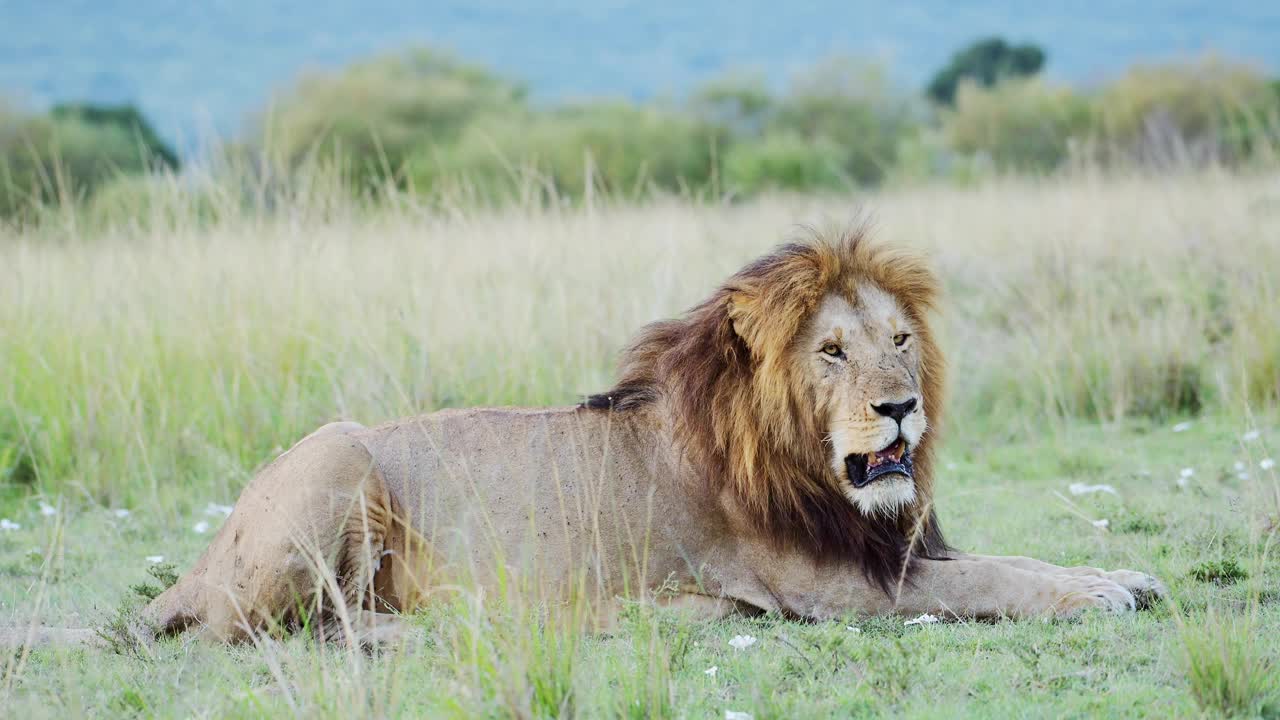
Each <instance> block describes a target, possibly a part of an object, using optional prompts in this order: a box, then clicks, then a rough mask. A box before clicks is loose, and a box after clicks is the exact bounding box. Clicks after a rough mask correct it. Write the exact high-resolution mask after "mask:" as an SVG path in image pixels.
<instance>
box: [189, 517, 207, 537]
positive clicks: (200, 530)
mask: <svg viewBox="0 0 1280 720" xmlns="http://www.w3.org/2000/svg"><path fill="white" fill-rule="evenodd" d="M191 529H192V530H193V531H194V532H195V533H196V534H197V535H203V534H205V533H207V532H209V522H208V521H207V520H201V521H200V522H198V523H196V524H195V526H194V527H192V528H191Z"/></svg>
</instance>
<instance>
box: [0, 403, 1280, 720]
mask: <svg viewBox="0 0 1280 720" xmlns="http://www.w3.org/2000/svg"><path fill="white" fill-rule="evenodd" d="M1255 421H1256V422H1257V423H1258V426H1259V427H1262V428H1265V429H1266V430H1265V432H1264V433H1263V437H1262V438H1260V439H1259V440H1258V441H1255V442H1254V443H1249V444H1247V445H1244V446H1242V445H1241V443H1240V442H1239V439H1238V438H1239V435H1240V431H1241V429H1242V427H1243V424H1242V422H1241V421H1240V420H1238V419H1236V418H1231V417H1217V418H1201V419H1200V420H1198V421H1197V422H1196V423H1195V424H1194V425H1193V427H1192V428H1191V429H1190V430H1188V431H1186V432H1182V433H1174V432H1172V431H1171V430H1170V428H1169V426H1168V425H1163V424H1161V425H1157V424H1151V423H1144V422H1126V423H1121V424H1117V425H1110V426H1107V427H1099V426H1096V425H1092V424H1085V423H1074V422H1073V423H1069V424H1067V425H1065V426H1063V427H1062V428H1061V429H1059V430H1057V431H1054V432H1050V433H1046V434H1044V435H1042V436H1040V437H1036V438H1030V439H1027V440H1025V441H1020V442H1017V443H1009V444H1007V443H1003V442H1000V441H998V440H994V439H993V440H992V441H991V442H990V443H986V444H978V445H975V446H970V447H966V448H960V447H956V446H950V447H949V448H948V450H947V452H946V453H945V454H944V456H943V458H942V461H943V465H944V467H947V468H951V469H949V470H946V471H945V473H944V474H945V477H946V480H945V482H943V484H942V487H941V489H940V498H939V502H940V506H941V511H942V520H943V522H944V525H945V526H946V527H947V528H948V529H949V530H950V535H951V538H952V540H953V541H954V542H955V543H957V544H959V545H960V546H962V547H965V548H971V549H974V550H979V551H984V552H992V553H1018V554H1029V555H1032V556H1035V557H1039V558H1042V559H1045V560H1048V561H1052V562H1058V563H1065V564H1073V563H1088V564H1094V565H1099V566H1103V567H1128V568H1133V569H1140V570H1146V571H1149V572H1152V573H1155V574H1157V575H1158V576H1160V577H1162V578H1164V579H1165V580H1166V581H1168V582H1169V583H1170V586H1171V588H1172V590H1173V593H1174V597H1175V598H1176V600H1177V602H1176V608H1175V607H1171V606H1165V607H1162V608H1158V609H1156V610H1154V611H1148V612H1143V613H1139V614H1136V615H1126V616H1118V617H1117V616H1106V615H1101V614H1095V615H1089V616H1086V617H1084V618H1082V619H1080V620H1078V621H1073V622H1059V623H1042V622H1019V623H1015V622H1006V623H998V624H982V623H967V624H966V623H957V624H946V625H933V626H925V627H910V628H908V627H904V626H903V624H902V620H901V619H890V618H881V619H866V618H856V617H850V618H847V619H846V621H844V622H836V623H822V624H803V623H795V622H790V621H786V620H783V619H780V618H775V617H765V618H760V619H742V620H734V621H728V622H720V623H693V622H688V621H686V620H684V619H682V618H680V617H679V616H678V615H675V614H673V613H670V612H654V611H651V610H647V609H644V608H639V607H635V608H632V609H631V610H630V611H629V612H627V613H624V617H623V620H622V621H621V623H620V626H619V627H618V628H617V629H616V630H615V631H613V632H610V633H608V634H603V635H592V634H584V633H582V632H580V631H577V630H575V629H572V628H571V627H568V626H564V625H558V624H556V623H555V622H553V621H550V620H548V619H547V618H546V617H544V616H542V615H540V614H539V613H537V612H534V611H531V610H528V609H524V610H517V609H504V608H489V609H485V610H483V611H477V610H476V607H475V606H474V605H468V604H467V603H466V602H463V601H459V602H458V603H457V604H450V605H445V606H436V607H432V608H430V609H428V610H426V611H423V612H421V613H420V614H418V615H416V616H415V620H414V621H415V623H416V625H417V626H418V627H419V628H420V629H421V631H422V636H421V638H420V640H417V641H415V642H414V643H413V644H411V645H410V646H408V647H405V648H397V649H392V650H389V651H386V652H384V653H381V654H375V655H372V656H365V655H362V654H354V655H353V654H351V653H349V652H347V651H344V650H341V649H338V648H332V647H323V646H319V647H318V646H316V645H315V644H314V643H312V642H311V641H309V640H307V639H304V638H296V637H295V638H291V639H288V640H285V641H284V642H282V643H279V644H271V645H267V646H262V647H237V648H223V647H218V646H210V645H205V644H202V643H199V642H189V641H184V640H181V639H179V640H172V641H166V642H163V643H161V644H160V645H159V646H158V647H157V648H156V649H155V650H154V654H153V655H150V656H148V655H147V654H145V653H144V654H142V655H141V656H139V655H135V654H128V653H126V654H110V653H105V652H102V651H83V650H80V651H41V652H37V653H35V654H34V655H33V656H32V657H31V658H30V659H29V660H28V661H27V664H26V665H25V667H24V668H23V670H22V671H21V673H19V674H18V675H17V676H16V678H9V679H7V683H8V684H9V686H10V687H9V689H8V692H7V697H6V706H7V707H10V708H12V712H16V713H18V714H17V715H15V716H18V717H68V716H78V715H81V714H89V713H90V712H99V713H105V714H107V715H129V714H131V713H137V714H140V715H144V716H150V715H156V716H162V717H171V716H192V715H196V716H214V717H223V716H232V717H235V716H254V717H256V716H260V715H262V714H282V715H287V714H291V713H295V712H296V713H299V714H304V715H308V716H316V715H318V716H333V717H350V716H353V715H356V716H367V715H382V714H387V715H404V716H416V717H422V716H432V717H441V716H454V717H472V716H487V717H495V716H496V717H507V716H516V717H557V716H567V715H577V716H583V717H601V716H609V717H619V716H620V717H655V716H670V717H711V716H714V717H722V716H723V713H724V710H726V709H729V710H738V711H743V712H749V713H751V714H752V715H753V716H754V717H756V718H772V717H778V718H782V717H815V716H816V717H847V716H849V715H859V714H864V715H871V714H895V715H899V714H900V715H906V716H912V717H954V716H957V715H960V716H974V717H992V716H1031V717H1062V716H1092V715H1097V714H1108V715H1114V716H1126V717H1134V716H1146V717H1186V716H1194V715H1197V714H1198V713H1200V712H1201V709H1200V708H1201V703H1203V704H1204V706H1205V708H1206V709H1207V711H1208V712H1210V714H1214V713H1216V712H1217V711H1218V709H1220V708H1225V709H1227V710H1239V711H1240V712H1241V713H1242V714H1244V715H1249V714H1257V713H1262V712H1264V711H1268V710H1267V708H1268V707H1270V708H1272V709H1274V708H1276V707H1277V705H1276V704H1275V703H1277V702H1280V696H1277V695H1276V687H1275V684H1274V683H1273V682H1271V676H1272V675H1273V674H1274V673H1270V674H1268V672H1267V670H1268V669H1271V670H1274V663H1275V662H1277V660H1280V653H1278V652H1277V651H1278V650H1280V648H1278V647H1277V646H1276V645H1275V643H1274V642H1270V641H1268V640H1267V638H1273V637H1275V636H1276V633H1278V632H1280V603H1278V602H1277V600H1280V597H1277V595H1276V593H1275V590H1274V589H1275V588H1276V587H1277V584H1278V583H1280V569H1277V568H1276V566H1275V564H1274V562H1269V563H1263V561H1262V558H1263V552H1264V545H1265V543H1266V539H1267V536H1266V535H1265V534H1262V533H1261V530H1262V529H1263V527H1262V523H1264V522H1265V520H1266V518H1267V517H1270V518H1272V519H1274V518H1275V517H1280V515H1278V514H1277V511H1278V508H1276V507H1275V506H1274V505H1271V506H1270V507H1268V506H1266V505H1265V504H1264V503H1262V502H1258V501H1260V500H1264V499H1265V498H1266V497H1267V488H1268V487H1269V486H1270V487H1274V483H1275V482H1276V479H1275V478H1274V477H1271V478H1268V479H1267V480H1266V481H1265V482H1258V481H1257V480H1251V481H1250V482H1241V481H1239V480H1237V479H1236V478H1235V476H1234V474H1233V473H1232V472H1229V471H1231V469H1232V466H1233V463H1234V462H1235V461H1236V460H1237V459H1245V460H1248V461H1249V462H1250V463H1251V465H1253V466H1254V467H1256V464H1257V459H1258V458H1259V457H1261V453H1263V452H1266V450H1264V448H1272V449H1274V448H1276V446H1277V445H1278V444H1280V424H1278V423H1280V418H1277V417H1276V416H1275V415H1267V416H1265V417H1259V418H1256V419H1255ZM1080 458H1089V459H1090V463H1089V467H1087V468H1084V467H1082V463H1081V460H1080ZM1182 467H1193V468H1195V470H1196V475H1195V480H1194V481H1193V482H1192V483H1191V484H1190V485H1189V486H1188V487H1186V488H1179V487H1178V485H1177V482H1176V480H1177V478H1178V473H1179V470H1180V469H1181V468H1182ZM1012 468H1016V470H1013V469H1012ZM1081 479H1088V480H1090V481H1096V482H1104V483H1109V484H1112V485H1114V486H1115V487H1116V489H1117V490H1118V492H1119V494H1118V495H1115V496H1113V495H1108V494H1101V493H1100V494H1095V495H1085V496H1072V495H1070V494H1069V493H1068V491H1067V489H1066V488H1067V486H1068V485H1069V484H1070V483H1071V482H1073V481H1076V480H1081ZM1269 484H1270V485H1269ZM1272 497H1273V496H1272ZM204 499H205V498H203V497H202V498H199V500H204ZM211 499H213V500H218V501H223V500H225V498H221V497H216V498H211ZM1242 508H1247V509H1248V510H1247V511H1242ZM15 509H16V510H18V511H19V512H20V514H19V515H18V518H19V519H20V520H21V521H22V524H23V525H24V527H23V529H22V530H21V531H15V532H9V533H4V534H0V576H3V577H4V579H5V582H3V583H0V607H3V608H4V612H5V615H6V617H4V618H0V619H3V620H5V621H9V620H22V619H23V618H27V617H30V615H31V613H32V612H33V611H34V609H35V608H34V600H33V593H30V592H29V590H30V589H32V588H35V587H40V586H42V585H43V587H44V588H45V594H46V601H45V605H44V609H43V610H42V611H41V613H40V616H41V617H42V618H44V619H46V620H59V621H65V622H70V623H74V622H80V623H89V622H99V621H103V620H106V619H109V618H110V617H111V614H112V613H114V612H115V611H116V608H117V606H118V605H119V603H120V599H121V598H123V597H128V596H131V595H133V594H134V593H135V591H132V590H130V586H137V585H139V584H144V583H147V582H148V581H149V580H151V579H152V578H151V575H152V573H149V572H148V570H149V568H151V565H150V564H149V563H148V562H147V560H146V559H145V558H146V556H148V555H153V554H164V555H166V560H171V561H173V562H176V563H177V564H178V566H179V567H186V566H188V565H189V564H190V563H191V562H192V561H193V560H194V558H195V556H196V555H197V554H198V553H199V552H200V550H201V549H202V548H203V545H204V542H205V541H206V540H207V537H208V536H207V535H198V534H196V533H194V532H193V531H192V529H191V525H192V524H193V523H194V522H195V520H196V518H197V517H200V516H199V515H198V514H197V515H196V516H193V517H188V518H167V517H163V516H159V517H157V516H153V515H150V514H146V513H143V512H142V511H138V512H136V513H135V514H133V515H131V516H130V517H128V518H123V519H122V518H116V517H115V516H114V515H112V514H111V513H108V512H106V511H105V510H104V509H102V508H99V507H94V506H87V505H83V504H79V503H68V505H67V506H66V507H65V508H64V510H63V515H62V516H61V517H62V525H63V529H62V530H61V533H62V534H61V537H60V540H59V539H58V536H57V535H56V533H57V532H58V530H57V527H56V526H57V525H58V523H57V522H56V521H57V518H45V517H43V516H41V515H40V514H39V512H38V510H36V509H35V507H34V506H33V503H24V504H19V506H18V507H17V508H15ZM1268 513H1269V515H1268ZM1121 517H1129V518H1133V517H1148V518H1150V517H1159V518H1162V519H1163V520H1162V522H1163V529H1160V530H1157V531H1152V532H1140V533H1129V532H1124V533H1121V532H1108V531H1105V530H1099V529H1098V528H1095V527H1094V526H1093V525H1092V524H1091V523H1090V520H1096V519H1104V518H1106V519H1114V518H1121ZM215 524H216V521H215ZM42 548H43V549H42ZM1222 557H1231V558H1233V559H1235V562H1236V563H1238V565H1239V567H1240V568H1242V569H1245V570H1247V571H1248V577H1247V578H1242V579H1240V580H1239V581H1238V582H1235V583H1231V584H1221V583H1217V582H1213V580H1212V579H1211V578H1200V577H1198V576H1197V574H1196V569H1197V568H1199V567H1201V566H1202V564H1204V563H1205V562H1211V563H1217V562H1219V559H1220V558H1222ZM108 568H109V571H104V569H108ZM46 573H47V579H46V580H43V581H42V580H41V578H42V577H45V576H46ZM849 627H855V628H857V630H858V631H857V632H855V631H852V630H849V629H848V628H849ZM744 634H745V635H752V636H754V637H756V638H758V642H757V643H756V644H755V645H753V646H751V647H749V648H747V649H746V650H743V651H738V650H734V649H733V648H731V647H730V646H729V644H728V641H729V639H730V638H732V637H733V636H735V635H744ZM711 667H715V668H716V672H715V674H714V676H711V675H708V674H707V673H706V671H707V670H708V669H709V668H711ZM1267 703H1271V705H1269V706H1268V705H1267Z"/></svg>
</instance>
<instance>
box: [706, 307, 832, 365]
mask: <svg viewBox="0 0 1280 720" xmlns="http://www.w3.org/2000/svg"><path fill="white" fill-rule="evenodd" d="M815 304H816V297H815V296H812V294H811V293H800V292H794V293H790V294H783V293H776V292H768V291H765V292H751V291H739V292H733V293H730V295H729V298H728V315H729V322H730V324H731V326H732V327H733V332H734V334H735V335H737V336H738V337H739V338H741V339H742V342H743V343H744V344H745V345H746V346H747V348H748V349H749V350H750V351H751V355H752V356H753V357H755V358H757V359H761V358H765V357H778V356H780V355H781V353H782V352H784V351H785V350H786V348H787V346H788V345H790V344H791V339H792V338H794V337H795V335H796V333H797V332H799V331H800V324H801V322H803V320H804V318H805V317H807V316H808V314H809V311H810V310H812V308H813V306H814V305H815Z"/></svg>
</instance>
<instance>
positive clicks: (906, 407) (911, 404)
mask: <svg viewBox="0 0 1280 720" xmlns="http://www.w3.org/2000/svg"><path fill="white" fill-rule="evenodd" d="M916 404H917V401H916V398H908V399H906V400H903V401H902V402H896V403H895V402H883V403H871V409H872V410H875V411H876V412H878V413H880V414H881V415H883V416H885V417H890V418H893V419H894V421H896V422H899V423H901V422H902V418H904V417H906V416H908V415H910V414H911V413H913V412H915V409H916Z"/></svg>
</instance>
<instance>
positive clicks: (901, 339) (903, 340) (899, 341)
mask: <svg viewBox="0 0 1280 720" xmlns="http://www.w3.org/2000/svg"><path fill="white" fill-rule="evenodd" d="M910 337H911V335H910V334H908V333H898V334H897V335H894V336H893V344H894V345H897V346H898V347H902V346H903V345H906V344H907V340H908V339H909V338H910Z"/></svg>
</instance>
